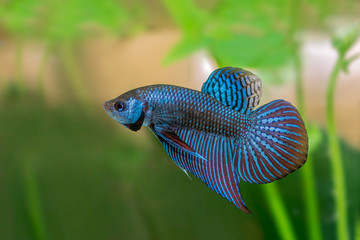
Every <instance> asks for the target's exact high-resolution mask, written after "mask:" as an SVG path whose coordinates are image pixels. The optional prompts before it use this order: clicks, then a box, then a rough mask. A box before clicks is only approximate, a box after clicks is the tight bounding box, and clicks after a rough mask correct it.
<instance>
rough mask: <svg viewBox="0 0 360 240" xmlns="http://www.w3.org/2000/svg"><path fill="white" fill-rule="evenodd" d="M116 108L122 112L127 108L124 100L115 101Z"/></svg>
mask: <svg viewBox="0 0 360 240" xmlns="http://www.w3.org/2000/svg"><path fill="white" fill-rule="evenodd" d="M114 108H115V110H116V111H118V112H121V111H124V109H125V103H124V102H122V101H117V102H115V103H114Z"/></svg>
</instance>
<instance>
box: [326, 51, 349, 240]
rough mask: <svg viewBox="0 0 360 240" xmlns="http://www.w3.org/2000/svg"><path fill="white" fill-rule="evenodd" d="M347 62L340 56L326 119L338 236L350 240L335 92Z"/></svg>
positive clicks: (334, 74)
mask: <svg viewBox="0 0 360 240" xmlns="http://www.w3.org/2000/svg"><path fill="white" fill-rule="evenodd" d="M344 61H345V56H344V54H341V53H340V54H339V56H338V59H337V61H336V64H335V67H334V69H333V71H332V73H331V76H330V80H329V85H328V88H327V92H326V119H327V128H328V134H329V150H330V159H331V164H332V169H333V175H334V188H335V205H336V210H337V217H338V221H337V236H338V239H344V240H348V239H349V235H348V229H347V227H348V216H347V209H346V190H345V178H344V169H343V164H342V158H341V149H340V144H339V140H338V136H337V133H336V126H335V115H334V91H335V85H336V81H337V79H338V76H339V73H340V72H341V70H342V66H343V64H344Z"/></svg>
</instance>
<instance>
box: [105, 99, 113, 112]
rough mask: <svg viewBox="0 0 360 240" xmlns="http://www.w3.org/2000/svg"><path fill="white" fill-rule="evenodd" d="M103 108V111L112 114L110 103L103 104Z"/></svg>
mask: <svg viewBox="0 0 360 240" xmlns="http://www.w3.org/2000/svg"><path fill="white" fill-rule="evenodd" d="M103 108H104V110H105V111H106V112H112V109H111V104H110V101H106V102H105V103H104V104H103Z"/></svg>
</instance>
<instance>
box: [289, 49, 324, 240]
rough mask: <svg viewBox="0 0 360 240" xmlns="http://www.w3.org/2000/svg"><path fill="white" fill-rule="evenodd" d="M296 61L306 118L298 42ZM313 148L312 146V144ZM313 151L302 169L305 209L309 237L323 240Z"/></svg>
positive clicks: (299, 96)
mask: <svg viewBox="0 0 360 240" xmlns="http://www.w3.org/2000/svg"><path fill="white" fill-rule="evenodd" d="M294 62H295V72H296V99H297V107H298V109H299V112H300V114H301V115H302V117H303V119H306V114H305V102H304V88H303V81H302V79H303V78H302V64H301V56H300V46H299V45H298V44H296V45H295V50H294ZM310 148H311V146H310ZM311 156H312V153H311V149H309V154H308V157H307V162H306V165H305V166H304V167H303V169H302V177H303V183H304V193H305V194H304V198H305V211H306V217H307V221H306V222H307V225H308V231H309V239H312V240H321V239H322V234H321V226H320V220H319V218H320V217H319V209H318V205H317V203H318V201H317V196H316V189H315V184H314V183H315V179H314V171H313V166H314V165H313V163H312V157H311Z"/></svg>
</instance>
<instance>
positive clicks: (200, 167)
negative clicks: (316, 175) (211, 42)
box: [104, 67, 308, 213]
mask: <svg viewBox="0 0 360 240" xmlns="http://www.w3.org/2000/svg"><path fill="white" fill-rule="evenodd" d="M261 93H262V91H261V80H260V78H259V77H257V76H256V75H255V74H253V73H251V72H249V71H246V70H243V69H241V68H233V67H225V68H219V69H217V70H215V71H214V72H212V73H211V75H210V76H209V78H208V80H207V81H206V82H205V83H204V85H203V86H202V89H201V92H200V91H196V90H192V89H187V88H183V87H177V86H172V85H151V86H146V87H141V88H137V89H134V90H131V91H129V92H127V93H124V94H122V95H120V96H119V97H117V98H115V99H113V100H110V101H107V102H105V104H104V108H105V110H106V112H107V113H108V114H109V116H110V117H112V118H113V119H114V120H115V121H117V122H119V123H121V124H122V125H124V126H125V127H127V128H129V129H130V130H132V131H138V130H139V129H140V128H141V126H147V127H148V128H150V130H151V131H152V132H153V133H154V134H155V136H156V137H157V138H158V139H159V140H160V142H161V143H162V145H163V146H164V148H165V150H166V152H167V154H168V155H169V156H170V157H171V159H172V160H174V162H175V163H176V164H177V165H178V166H179V167H180V168H181V169H182V170H183V171H185V172H186V173H187V172H190V173H191V174H193V175H195V176H196V177H198V178H200V179H201V180H202V181H203V182H204V183H205V184H206V186H208V187H209V188H210V189H211V190H213V191H215V192H216V193H218V194H220V195H221V196H223V197H225V198H226V199H227V200H229V201H230V202H231V203H233V204H234V205H235V206H236V207H238V208H239V209H241V210H243V211H244V212H246V213H250V210H249V209H248V208H247V207H246V205H245V202H244V200H243V199H242V197H241V193H240V186H239V182H240V179H242V180H243V181H245V182H250V183H269V182H272V181H274V180H277V179H280V178H283V177H285V176H286V175H287V174H289V173H291V172H293V171H295V170H296V169H298V168H300V167H301V166H302V165H303V164H304V163H305V161H306V158H307V151H308V137H307V133H306V129H305V125H304V122H303V120H302V119H301V116H300V114H299V112H298V111H297V110H296V108H295V107H294V106H292V105H291V104H290V103H289V102H286V101H284V100H275V101H272V102H270V103H268V104H266V105H263V106H261V107H259V108H257V109H254V108H255V107H256V106H257V105H258V104H259V101H260V97H261Z"/></svg>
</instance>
